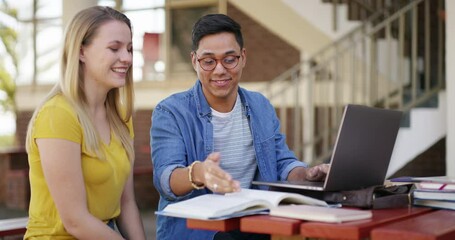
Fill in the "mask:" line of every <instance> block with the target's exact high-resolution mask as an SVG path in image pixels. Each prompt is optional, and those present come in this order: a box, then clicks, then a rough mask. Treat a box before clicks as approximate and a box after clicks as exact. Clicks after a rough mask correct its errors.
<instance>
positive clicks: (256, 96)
mask: <svg viewBox="0 0 455 240" xmlns="http://www.w3.org/2000/svg"><path fill="white" fill-rule="evenodd" d="M240 92H241V94H243V96H244V97H245V99H246V100H247V102H248V103H249V104H255V103H261V104H262V103H269V100H268V99H267V97H265V96H264V95H263V94H262V93H260V92H257V91H251V90H248V89H245V88H242V87H241V88H240Z"/></svg>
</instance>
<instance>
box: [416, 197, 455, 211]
mask: <svg viewBox="0 0 455 240" xmlns="http://www.w3.org/2000/svg"><path fill="white" fill-rule="evenodd" d="M413 204H414V206H423V207H432V208H441V209H450V210H455V202H453V201H441V200H431V199H418V198H414V200H413Z"/></svg>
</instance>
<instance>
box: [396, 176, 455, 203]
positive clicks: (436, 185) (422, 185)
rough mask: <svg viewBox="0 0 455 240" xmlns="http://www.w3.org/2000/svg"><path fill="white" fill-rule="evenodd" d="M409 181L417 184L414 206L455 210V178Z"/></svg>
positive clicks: (441, 177)
mask: <svg viewBox="0 0 455 240" xmlns="http://www.w3.org/2000/svg"><path fill="white" fill-rule="evenodd" d="M401 180H403V179H401ZM408 180H409V181H410V182H414V183H415V190H414V191H413V192H412V196H413V205H415V206H425V207H433V208H442V209H451V210H455V178H451V177H448V176H437V177H411V178H409V179H408Z"/></svg>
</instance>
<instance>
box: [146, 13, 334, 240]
mask: <svg viewBox="0 0 455 240" xmlns="http://www.w3.org/2000/svg"><path fill="white" fill-rule="evenodd" d="M240 28H241V27H240V25H239V24H238V23H236V22H235V21H234V20H232V19H231V18H230V17H228V16H226V15H223V14H210V15H206V16H204V17H202V18H200V19H199V20H198V21H197V22H196V23H195V25H194V27H193V31H192V52H191V61H192V64H193V68H194V70H195V71H196V73H197V76H198V80H197V81H196V84H195V85H194V87H193V88H191V89H190V90H188V91H186V92H182V93H177V94H174V95H172V96H170V97H168V98H167V99H165V100H163V101H162V102H160V103H159V104H158V105H157V106H156V108H155V110H154V111H153V115H152V127H151V131H150V134H151V148H152V162H153V170H154V176H153V180H154V184H155V187H156V189H157V190H158V192H159V193H160V203H159V207H158V208H159V209H158V210H162V209H163V208H164V207H166V206H167V205H168V204H169V203H174V202H177V201H181V200H185V199H188V198H192V197H195V196H199V195H202V194H207V193H212V192H214V193H228V192H233V191H240V189H241V188H252V187H253V186H252V185H251V182H252V181H253V180H262V181H276V180H302V179H308V180H323V179H324V177H325V175H326V173H327V166H326V165H318V166H315V167H312V168H307V165H306V164H305V163H303V162H301V161H299V160H298V159H297V158H296V157H295V155H294V153H293V152H292V151H290V150H289V148H288V146H287V145H286V141H285V137H284V135H282V134H281V133H280V123H279V120H278V118H277V116H276V113H275V109H274V107H273V106H272V105H271V104H270V102H269V101H268V100H267V99H266V98H265V97H264V96H263V95H261V94H260V93H257V92H251V91H248V90H246V89H243V88H241V87H239V80H240V77H241V75H242V70H243V68H244V67H245V64H246V59H247V57H246V50H245V48H244V47H243V38H242V33H241V31H240ZM157 239H160V240H166V239H268V236H264V235H255V234H242V233H240V232H238V231H237V232H228V233H221V232H220V233H216V232H213V231H203V230H193V229H188V228H187V227H186V221H185V219H181V218H173V217H165V216H158V217H157Z"/></svg>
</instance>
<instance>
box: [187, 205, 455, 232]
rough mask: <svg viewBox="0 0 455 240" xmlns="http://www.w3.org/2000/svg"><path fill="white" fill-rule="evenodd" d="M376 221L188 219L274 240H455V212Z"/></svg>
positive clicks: (413, 212) (414, 212) (385, 214)
mask: <svg viewBox="0 0 455 240" xmlns="http://www.w3.org/2000/svg"><path fill="white" fill-rule="evenodd" d="M372 212H373V218H372V219H368V220H360V221H352V222H345V223H322V222H309V221H302V220H297V219H289V218H280V217H272V216H269V215H256V216H247V217H242V218H234V219H227V220H219V221H202V220H195V219H188V220H187V226H188V227H189V228H193V229H206V230H216V231H230V230H236V229H240V230H241V231H242V232H253V233H263V234H270V235H271V236H272V239H274V240H284V239H304V238H305V237H309V238H326V239H355V240H357V239H372V240H382V239H384V240H385V239H387V240H389V239H403V240H409V239H413V240H414V239H417V240H420V239H422V240H424V239H428V240H429V239H438V240H445V239H447V240H449V239H455V211H450V210H434V209H430V208H417V207H409V208H396V209H382V210H372Z"/></svg>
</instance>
